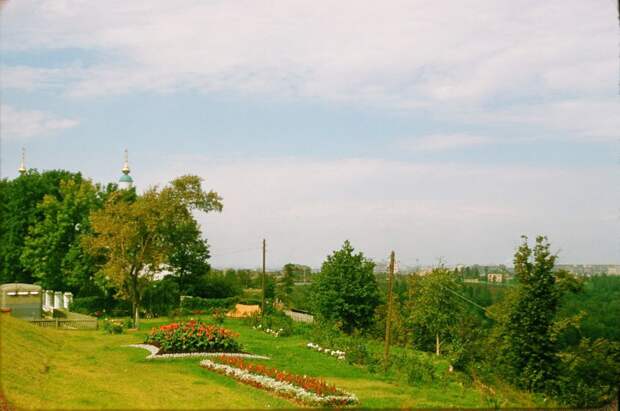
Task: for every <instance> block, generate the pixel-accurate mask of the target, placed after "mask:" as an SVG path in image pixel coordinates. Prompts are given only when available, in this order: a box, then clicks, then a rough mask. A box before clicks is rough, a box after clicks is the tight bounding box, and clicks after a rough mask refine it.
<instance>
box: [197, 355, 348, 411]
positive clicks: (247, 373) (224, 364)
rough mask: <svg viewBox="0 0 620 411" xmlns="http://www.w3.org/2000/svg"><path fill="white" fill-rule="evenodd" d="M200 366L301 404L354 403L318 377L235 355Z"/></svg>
mask: <svg viewBox="0 0 620 411" xmlns="http://www.w3.org/2000/svg"><path fill="white" fill-rule="evenodd" d="M200 365H201V366H203V367H205V368H207V369H210V370H213V371H215V372H218V373H220V374H224V375H228V376H231V377H233V378H235V379H236V380H238V381H240V382H243V383H245V384H249V385H252V386H254V387H257V388H263V389H268V390H271V391H274V392H275V393H277V394H279V395H281V396H284V397H289V398H293V399H295V400H297V401H299V402H302V403H305V404H312V405H322V406H333V405H336V406H340V405H349V404H355V403H357V402H358V399H357V397H356V396H355V395H354V394H349V393H347V392H344V391H342V390H340V389H338V388H336V387H335V386H333V385H330V384H327V383H326V382H325V381H323V380H321V379H318V378H314V377H307V376H305V375H304V376H301V375H296V374H292V373H289V372H286V371H280V370H277V369H275V368H270V367H267V366H264V365H261V364H252V363H248V362H245V361H243V359H241V358H238V357H237V358H235V357H230V356H219V357H215V358H214V359H213V360H203V361H201V362H200Z"/></svg>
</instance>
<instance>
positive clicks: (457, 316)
mask: <svg viewBox="0 0 620 411" xmlns="http://www.w3.org/2000/svg"><path fill="white" fill-rule="evenodd" d="M221 209H222V199H221V198H220V197H219V196H218V194H217V193H215V192H213V191H210V192H206V191H204V190H203V188H202V180H201V179H200V178H199V177H197V176H182V177H179V178H177V179H175V180H173V181H171V182H170V183H169V184H167V185H165V186H163V187H152V188H149V189H147V190H146V191H145V192H144V193H142V194H138V193H136V191H135V190H134V189H129V190H119V189H118V187H117V186H116V185H115V184H108V185H105V186H104V185H101V184H96V183H93V182H92V181H91V180H89V179H86V178H83V176H82V175H81V174H80V173H70V172H67V171H62V170H54V171H47V172H42V173H40V172H38V171H36V170H30V171H28V172H26V173H25V174H23V175H21V176H19V177H17V178H15V179H13V180H8V179H4V180H0V265H1V266H0V282H2V283H7V282H25V283H37V284H40V285H41V286H42V287H44V288H46V289H54V290H62V291H72V292H73V293H74V294H75V296H76V298H75V302H74V306H73V307H72V309H73V308H75V309H78V308H80V309H83V310H84V311H86V312H88V313H92V312H94V311H107V312H108V313H115V312H116V313H119V314H122V315H131V317H133V320H134V325H137V322H138V321H139V318H140V316H142V315H167V314H168V312H169V311H170V310H175V309H177V308H178V307H181V306H182V304H181V296H193V297H195V298H196V300H195V301H197V302H196V303H195V304H197V305H196V307H200V306H201V305H204V304H207V303H208V304H210V305H211V306H213V307H215V306H217V307H220V306H225V305H226V304H229V303H230V302H231V301H240V298H243V299H244V300H245V302H249V303H262V300H263V299H264V300H265V301H266V302H267V305H266V312H267V311H269V312H270V313H273V312H275V310H277V307H282V306H284V307H296V308H303V309H306V310H309V311H311V312H312V313H313V314H314V315H315V318H316V320H317V321H316V327H315V332H317V333H327V332H334V333H338V334H339V335H342V336H345V337H346V336H350V337H351V338H355V339H356V340H355V341H357V342H356V345H355V347H358V348H356V349H359V347H363V342H360V341H369V340H372V339H374V340H383V339H384V338H385V334H386V326H387V325H386V318H387V304H386V292H385V276H384V275H376V274H375V273H374V269H375V264H374V263H373V262H372V261H371V260H369V259H367V258H366V257H365V256H364V255H363V253H361V252H356V251H355V249H354V248H353V246H352V245H351V243H350V242H348V241H345V243H344V244H343V246H342V248H341V249H339V250H336V251H334V252H333V253H332V254H331V255H329V256H328V257H327V258H326V260H325V261H324V263H323V264H322V267H321V270H320V272H319V273H316V274H311V270H310V268H309V267H306V266H302V265H298V264H292V263H291V264H287V265H285V266H284V267H283V268H282V270H281V271H280V272H277V273H266V275H265V276H264V277H263V275H262V273H260V272H259V271H257V270H233V269H228V270H215V269H212V268H211V267H210V264H209V258H210V254H209V245H208V243H207V241H206V240H205V239H204V237H203V234H202V233H201V230H200V227H199V225H198V223H197V221H196V219H195V212H218V211H220V210H221ZM555 261H556V256H555V255H553V254H552V253H551V252H550V245H549V243H548V242H547V240H546V238H544V237H538V238H537V239H536V242H535V244H534V246H533V247H531V246H530V245H529V243H528V241H527V238H523V242H522V243H521V245H520V247H519V248H518V249H517V250H516V253H515V256H514V270H513V274H514V276H515V280H514V282H513V283H512V284H511V286H510V287H493V286H492V285H489V284H486V285H481V284H473V283H468V282H466V281H465V279H467V278H474V277H475V276H479V275H480V271H479V270H478V269H477V268H476V267H474V268H472V269H467V267H466V268H465V269H463V270H456V271H455V270H451V269H448V268H446V267H445V266H443V265H439V266H437V267H435V268H434V269H433V270H432V271H430V272H429V273H425V275H417V274H412V275H400V276H398V277H397V278H396V281H395V283H394V287H393V291H394V294H393V295H394V298H393V306H392V307H393V309H392V312H391V318H392V322H391V324H390V326H391V328H390V331H391V335H392V339H391V340H392V342H393V344H396V345H400V346H403V347H410V348H414V349H416V350H422V351H428V352H430V353H434V354H435V355H437V356H441V357H444V358H447V359H448V360H449V361H450V363H451V364H452V366H453V367H454V368H455V369H457V370H460V371H462V372H464V373H466V374H467V375H470V376H471V378H472V379H474V380H476V379H483V380H484V379H490V380H492V379H494V378H500V379H502V380H505V381H509V382H511V383H512V384H514V385H515V386H518V387H521V388H523V389H526V390H529V391H532V392H539V393H544V394H546V395H550V396H553V397H554V398H557V399H558V400H559V401H560V402H562V403H564V404H568V405H573V406H580V407H584V406H595V405H600V404H602V403H605V402H606V401H609V400H610V399H611V398H612V397H613V396H614V395H616V393H617V386H618V383H619V382H620V370H619V368H618V367H617V364H618V363H619V362H620V338H618V329H617V318H618V317H617V316H615V315H616V314H617V313H618V312H619V310H620V298H619V297H620V284H618V282H617V281H616V280H617V279H611V278H605V277H601V278H597V279H590V280H589V281H584V280H583V279H581V278H577V277H575V276H573V275H571V273H569V272H567V271H565V270H556V269H555V268H554V266H555ZM162 273H165V274H167V275H165V276H163V278H161V279H158V280H156V277H157V276H159V275H161V274H162ZM299 282H301V283H304V284H307V283H308V282H311V285H310V286H307V285H303V286H301V285H297V284H296V283H299ZM200 298H203V299H205V298H206V299H209V300H208V301H207V300H204V301H203V300H200ZM231 298H232V299H231ZM233 299H236V300H233ZM215 300H226V301H215ZM192 307H193V305H192ZM265 314H266V313H265ZM360 352H362V351H360ZM414 368H415V367H414Z"/></svg>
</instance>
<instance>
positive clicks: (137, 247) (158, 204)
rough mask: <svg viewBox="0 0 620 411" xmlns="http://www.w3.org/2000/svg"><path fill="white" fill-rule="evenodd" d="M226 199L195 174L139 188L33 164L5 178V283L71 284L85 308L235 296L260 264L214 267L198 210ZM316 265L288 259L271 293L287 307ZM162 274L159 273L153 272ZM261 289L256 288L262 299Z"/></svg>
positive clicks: (151, 306)
mask: <svg viewBox="0 0 620 411" xmlns="http://www.w3.org/2000/svg"><path fill="white" fill-rule="evenodd" d="M221 208H222V201H221V198H219V196H218V195H217V193H215V192H205V191H203V190H202V188H201V180H200V178H198V177H196V176H183V177H180V178H177V179H175V180H174V181H172V182H171V183H170V184H168V185H167V186H165V187H163V188H161V189H159V188H157V187H154V188H149V189H148V190H146V191H145V192H144V193H143V194H140V195H139V194H138V193H136V191H135V189H133V188H132V189H128V190H119V188H118V186H117V185H116V184H113V183H112V184H107V185H102V184H96V183H93V182H92V181H91V180H89V179H86V178H84V177H83V176H82V175H81V174H80V173H71V172H68V171H64V170H51V171H45V172H38V171H37V170H28V171H27V172H26V173H24V174H23V175H20V176H19V177H17V178H15V179H12V180H9V179H2V180H0V283H11V282H22V283H37V284H39V285H41V286H42V287H43V288H45V289H51V290H58V291H70V292H72V293H73V294H74V296H75V298H74V306H75V308H76V309H80V310H82V311H85V312H88V313H94V312H105V311H108V312H113V313H116V314H125V313H127V312H128V311H131V313H132V316H133V317H134V319H135V320H137V319H138V318H139V315H140V313H141V314H142V315H166V314H167V313H168V311H170V310H171V309H173V308H175V307H178V306H179V302H180V297H181V296H182V295H186V296H196V297H202V298H221V299H224V298H231V297H237V296H242V295H243V294H244V292H245V291H244V290H246V289H252V288H254V289H261V288H262V287H263V281H262V277H261V273H259V272H258V271H257V270H234V269H226V270H214V269H211V266H210V264H209V257H210V254H209V245H208V243H207V241H206V240H205V239H204V237H203V235H202V233H201V232H200V227H199V225H198V223H197V221H196V220H195V218H194V214H193V211H194V210H198V211H202V212H213V211H219V210H221ZM310 272H311V270H310V267H307V266H303V265H299V264H287V265H285V266H284V267H283V269H282V271H281V273H278V276H277V280H276V278H275V277H276V276H275V275H274V273H267V275H266V276H265V285H264V286H265V295H266V298H267V299H268V300H269V301H274V300H276V299H277V300H278V301H281V302H283V303H284V304H286V305H291V304H292V300H293V299H295V296H294V294H295V292H294V284H295V282H300V281H307V280H308V279H309V277H310ZM160 273H165V274H168V275H166V276H165V277H164V278H163V279H159V280H155V277H156V276H157V275H158V274H160ZM261 298H262V293H261V295H256V293H254V294H250V295H249V296H248V298H246V300H247V301H250V302H254V303H255V302H257V301H258V300H260V299H261Z"/></svg>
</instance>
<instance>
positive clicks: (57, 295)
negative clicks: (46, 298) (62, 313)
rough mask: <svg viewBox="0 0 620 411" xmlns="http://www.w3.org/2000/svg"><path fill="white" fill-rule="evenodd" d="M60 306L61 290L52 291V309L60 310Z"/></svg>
mask: <svg viewBox="0 0 620 411" xmlns="http://www.w3.org/2000/svg"><path fill="white" fill-rule="evenodd" d="M61 308H62V292H60V291H54V309H55V310H60V309H61Z"/></svg>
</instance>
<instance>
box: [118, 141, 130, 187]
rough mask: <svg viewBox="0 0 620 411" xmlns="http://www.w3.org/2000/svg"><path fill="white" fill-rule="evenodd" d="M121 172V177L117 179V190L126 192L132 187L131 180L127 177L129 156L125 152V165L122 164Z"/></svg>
mask: <svg viewBox="0 0 620 411" xmlns="http://www.w3.org/2000/svg"><path fill="white" fill-rule="evenodd" d="M121 171H122V172H123V175H122V176H121V178H119V179H118V188H120V189H121V190H128V189H130V188H131V187H133V178H131V176H130V175H129V172H130V171H131V170H130V169H129V155H128V154H127V150H125V164H123V168H122V170H121Z"/></svg>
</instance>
